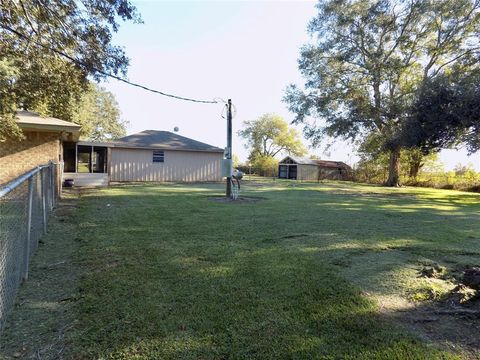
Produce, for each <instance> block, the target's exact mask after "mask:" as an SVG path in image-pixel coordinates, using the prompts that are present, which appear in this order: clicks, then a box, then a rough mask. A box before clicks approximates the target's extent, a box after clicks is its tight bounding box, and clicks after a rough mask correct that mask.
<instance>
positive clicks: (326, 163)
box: [280, 155, 350, 169]
mask: <svg viewBox="0 0 480 360" xmlns="http://www.w3.org/2000/svg"><path fill="white" fill-rule="evenodd" d="M287 159H291V160H293V161H294V162H295V163H296V164H298V165H315V166H320V167H327V168H344V169H350V166H348V165H347V164H345V163H344V162H342V161H330V160H316V159H310V158H305V157H298V156H292V155H289V156H287V157H286V158H284V159H283V160H282V161H280V164H282V163H283V162H284V161H285V160H287Z"/></svg>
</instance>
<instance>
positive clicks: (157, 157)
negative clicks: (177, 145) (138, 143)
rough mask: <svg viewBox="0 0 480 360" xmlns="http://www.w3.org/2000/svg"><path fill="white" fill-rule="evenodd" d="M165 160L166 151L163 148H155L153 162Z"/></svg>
mask: <svg viewBox="0 0 480 360" xmlns="http://www.w3.org/2000/svg"><path fill="white" fill-rule="evenodd" d="M164 161H165V152H164V151H163V150H154V151H153V162H154V163H155V162H160V163H162V162H164Z"/></svg>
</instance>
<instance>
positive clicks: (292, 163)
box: [278, 155, 352, 181]
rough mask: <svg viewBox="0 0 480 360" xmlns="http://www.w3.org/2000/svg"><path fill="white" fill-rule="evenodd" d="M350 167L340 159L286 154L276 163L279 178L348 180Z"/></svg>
mask: <svg viewBox="0 0 480 360" xmlns="http://www.w3.org/2000/svg"><path fill="white" fill-rule="evenodd" d="M351 171H352V169H351V168H350V166H348V165H347V164H345V163H343V162H341V161H328V160H315V159H308V158H302V157H296V156H291V155H290V156H287V157H286V158H284V159H283V160H281V161H280V163H279V165H278V177H279V178H280V179H294V180H305V181H317V180H322V179H331V180H350V179H351V174H352V172H351Z"/></svg>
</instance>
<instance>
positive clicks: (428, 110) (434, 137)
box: [401, 69, 480, 153]
mask: <svg viewBox="0 0 480 360" xmlns="http://www.w3.org/2000/svg"><path fill="white" fill-rule="evenodd" d="M401 140H402V142H403V143H404V144H405V145H406V146H408V147H419V148H421V149H422V150H423V151H424V152H425V153H426V152H430V151H436V150H439V149H441V148H447V147H453V146H457V145H460V144H465V145H466V146H467V149H468V151H469V152H470V153H473V152H475V151H478V150H480V71H479V70H478V69H476V71H474V72H469V73H463V72H462V73H461V74H458V73H452V74H449V75H442V76H439V77H437V78H435V79H432V80H429V81H427V82H425V84H423V86H422V88H421V89H420V91H419V95H418V99H417V101H416V102H415V104H414V106H413V110H412V113H411V115H410V117H409V118H408V120H407V122H406V124H405V125H404V127H403V130H402V134H401Z"/></svg>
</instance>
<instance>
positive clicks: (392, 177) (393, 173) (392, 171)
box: [385, 148, 400, 186]
mask: <svg viewBox="0 0 480 360" xmlns="http://www.w3.org/2000/svg"><path fill="white" fill-rule="evenodd" d="M385 185H386V186H400V148H396V149H392V150H390V163H389V166H388V180H387V181H386V183H385Z"/></svg>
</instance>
